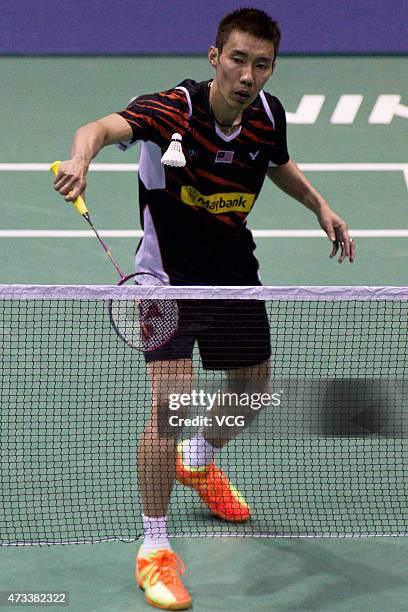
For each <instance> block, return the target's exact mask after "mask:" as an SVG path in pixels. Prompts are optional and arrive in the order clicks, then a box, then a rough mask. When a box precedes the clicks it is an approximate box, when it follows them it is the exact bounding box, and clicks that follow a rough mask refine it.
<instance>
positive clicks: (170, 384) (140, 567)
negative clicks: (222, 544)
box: [136, 359, 193, 610]
mask: <svg viewBox="0 0 408 612" xmlns="http://www.w3.org/2000/svg"><path fill="white" fill-rule="evenodd" d="M148 374H149V377H150V379H151V387H152V412H151V416H150V419H149V421H148V422H147V423H146V426H145V428H144V431H143V433H142V436H141V438H140V442H139V447H138V479H139V488H140V493H141V497H142V503H143V526H144V536H145V537H144V541H143V545H142V546H141V548H140V550H139V553H138V559H137V571H136V578H137V581H138V583H139V586H140V587H141V588H143V590H144V591H145V596H146V599H147V601H148V602H149V603H150V604H152V605H153V606H156V607H161V608H168V609H178V610H181V609H185V608H188V607H189V606H190V605H191V599H190V596H189V594H188V592H187V591H186V590H185V588H184V586H183V585H182V583H181V581H180V579H179V578H178V575H177V570H180V568H181V567H182V564H181V561H180V560H179V559H178V557H177V556H176V555H175V554H174V553H173V551H172V550H171V546H170V544H169V540H168V534H167V511H168V506H169V500H170V496H171V492H172V489H173V485H174V480H175V472H176V444H177V436H178V434H179V429H178V427H171V426H169V417H170V416H171V412H170V410H169V400H170V395H171V394H173V393H178V394H180V393H189V391H190V390H191V385H192V380H193V366H192V360H191V359H175V360H172V361H155V362H152V363H150V364H149V365H148ZM177 416H178V417H182V416H184V414H183V412H182V410H181V408H180V409H179V410H178V411H177ZM175 606H176V607H175Z"/></svg>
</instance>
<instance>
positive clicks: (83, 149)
mask: <svg viewBox="0 0 408 612" xmlns="http://www.w3.org/2000/svg"><path fill="white" fill-rule="evenodd" d="M279 42H280V30H279V27H278V24H277V23H276V22H275V21H274V20H273V19H272V18H271V17H270V16H268V15H267V14H266V13H265V12H263V11H260V10H257V9H240V10H237V11H234V12H232V13H230V14H228V15H226V16H225V17H224V18H223V19H222V20H221V22H220V23H219V25H218V31H217V36H216V41H215V45H214V46H211V47H210V49H209V52H208V59H209V63H210V64H211V66H212V67H213V69H214V71H215V74H214V78H213V79H211V80H209V81H205V82H200V83H198V82H196V81H194V80H190V79H188V80H185V81H183V82H182V83H181V84H179V85H178V86H176V87H173V88H172V89H169V90H168V91H165V92H161V93H156V94H149V95H141V96H139V97H137V98H136V99H134V100H133V101H132V102H131V103H130V104H129V106H128V107H127V108H126V109H125V110H123V111H121V112H118V113H114V114H112V115H109V116H107V117H105V118H102V119H100V120H97V121H93V122H91V123H88V124H86V125H85V126H83V127H81V128H80V129H79V130H78V131H77V132H76V133H75V136H74V139H73V144H72V149H71V158H70V159H69V160H66V161H65V162H62V164H61V166H60V170H59V173H58V176H57V178H56V183H55V188H56V190H57V191H59V192H60V193H61V194H62V195H63V196H65V199H66V200H68V201H72V200H75V198H76V197H77V196H79V195H80V194H82V193H84V191H85V187H86V175H87V172H88V168H89V164H90V162H91V160H92V159H93V158H94V157H95V156H96V155H97V153H98V152H99V151H100V149H101V148H102V147H104V146H106V145H109V144H114V143H116V144H118V145H119V147H120V148H122V149H127V148H129V146H131V145H132V144H134V143H135V142H136V141H142V147H141V157H140V165H139V187H140V189H139V194H140V195H139V197H140V212H141V220H142V225H143V229H144V236H143V238H142V240H141V242H140V244H139V246H138V249H137V253H136V269H137V272H150V273H153V274H155V275H157V276H159V277H160V278H161V279H162V280H163V282H165V283H169V284H173V285H259V284H260V280H259V275H258V262H257V259H256V257H255V255H254V250H255V244H254V241H253V238H252V234H251V232H250V230H249V229H248V228H247V226H246V217H247V216H248V214H249V213H250V211H251V209H252V208H253V206H254V205H255V203H256V199H257V197H258V194H259V192H260V190H261V187H262V184H263V181H264V179H265V177H266V176H267V177H268V178H269V179H270V180H272V182H273V183H274V184H275V185H276V186H277V187H278V188H280V189H282V190H283V191H284V192H285V193H287V194H289V195H290V196H292V197H293V198H294V199H295V200H297V201H299V202H300V203H301V204H303V205H304V206H306V207H307V208H309V209H310V210H311V211H312V213H314V214H315V215H316V219H317V222H318V223H319V224H320V226H321V227H322V228H323V230H324V231H325V232H326V234H327V236H328V238H329V239H330V240H331V241H332V245H333V246H332V251H331V254H330V255H331V256H332V257H333V256H335V255H336V253H337V250H338V247H339V246H341V254H340V256H339V260H338V261H339V262H340V263H342V262H343V261H344V260H345V259H348V260H349V261H350V262H352V261H353V260H354V258H355V245H354V242H353V241H352V239H351V238H350V235H349V231H348V227H347V224H346V223H345V222H344V221H343V220H342V219H341V218H340V217H339V216H338V215H337V214H336V213H335V212H334V211H333V210H332V209H331V208H330V206H329V204H328V203H327V201H326V200H325V199H324V197H323V196H322V195H320V194H319V193H318V192H317V191H316V189H315V188H314V187H313V186H312V185H311V184H310V182H309V181H308V180H307V179H306V177H305V176H304V175H303V174H302V172H301V171H300V170H299V168H298V167H297V165H296V164H295V162H294V161H293V160H292V159H291V158H290V156H289V153H288V150H287V142H286V121H285V112H284V109H283V107H282V105H281V103H280V102H279V100H278V99H277V98H276V97H274V96H272V95H270V94H269V93H265V92H264V87H265V85H266V83H267V81H268V79H269V78H270V77H271V76H272V73H273V71H274V68H275V64H276V56H277V52H278V48H279ZM174 133H178V134H180V135H181V137H182V151H183V155H184V159H185V162H186V163H185V166H183V167H174V166H169V165H163V164H162V163H161V158H162V156H163V154H165V153H166V151H168V149H169V144H170V142H171V139H172V136H173V135H174ZM170 146H171V145H170ZM250 307H251V310H250V312H248V310H245V308H244V309H243V310H242V307H241V306H237V305H235V310H233V314H234V317H235V319H234V326H235V327H238V326H239V327H241V328H245V333H242V334H235V335H234V340H233V341H231V342H230V343H228V346H229V347H230V349H229V351H228V350H226V348H225V345H224V348H223V350H222V351H221V353H220V351H214V349H213V347H214V346H216V343H217V336H218V335H219V334H220V335H221V337H223V338H225V337H226V336H227V337H228V334H230V339H231V332H230V328H231V324H230V323H229V324H228V326H227V325H225V326H224V327H225V328H222V324H221V328H220V323H219V321H220V320H221V319H220V318H218V320H217V323H218V325H213V324H212V323H211V321H212V320H214V313H211V307H209V308H210V311H206V312H205V313H204V316H201V315H202V313H200V318H201V319H205V320H207V321H209V323H208V329H207V330H206V335H205V338H201V342H200V343H199V347H200V352H201V359H202V363H203V367H204V368H208V369H219V370H223V371H226V372H227V377H228V380H229V387H230V389H233V388H234V384H235V382H236V381H238V380H239V381H240V384H242V381H244V382H245V381H246V382H247V383H248V385H249V386H250V384H251V381H256V384H257V390H258V391H262V389H263V388H264V387H265V385H266V381H267V380H268V375H269V367H270V366H269V362H270V344H269V327H268V321H267V317H266V313H265V308H264V305H263V304H262V303H256V304H251V306H250ZM231 308H234V305H231ZM247 308H248V305H247ZM183 317H185V318H186V319H188V313H184V314H183V313H182V312H181V318H180V325H182V320H183ZM215 318H217V317H215ZM251 322H252V323H251ZM254 325H256V330H255V328H254ZM254 333H256V335H257V338H258V342H257V344H256V348H255V349H254V346H253V345H254V343H253V341H252V339H253V336H254ZM197 338H198V340H200V338H199V333H198V332H197V333H195V332H194V329H193V330H192V332H191V333H190V334H188V333H183V334H181V333H177V334H176V336H175V337H174V339H172V340H171V341H170V342H169V343H168V344H167V345H165V346H163V347H162V348H161V349H158V350H157V351H153V352H151V353H148V354H146V360H147V362H148V363H147V368H148V373H149V376H150V379H151V384H152V396H153V406H152V413H151V417H150V420H149V422H148V423H147V425H146V427H145V430H144V432H143V434H142V437H141V440H140V444H139V452H138V473H139V484H140V489H141V495H142V499H143V525H144V540H143V544H142V546H141V548H140V549H139V552H138V557H137V562H136V564H137V569H136V578H137V581H138V583H139V586H140V587H141V588H142V589H143V590H144V591H145V597H146V599H147V601H148V602H149V603H150V604H151V605H153V606H156V607H159V608H162V609H169V610H182V609H186V608H188V607H189V606H190V605H191V598H190V595H189V593H188V591H187V590H186V588H185V587H184V585H183V583H182V581H181V578H180V575H181V574H182V573H183V571H184V566H183V564H182V562H181V560H180V559H179V557H178V556H177V555H176V554H175V552H174V551H173V550H172V548H171V545H170V543H169V540H168V536H167V524H166V521H167V512H168V505H169V499H170V495H171V491H172V488H173V485H174V482H175V480H178V481H179V483H181V484H183V485H185V486H189V487H193V488H194V489H195V490H196V491H197V493H198V494H199V495H200V497H201V499H202V501H203V503H204V504H205V505H206V506H208V508H209V509H210V512H211V513H212V514H213V515H215V516H217V517H218V518H221V519H223V520H225V521H231V522H239V521H245V520H248V519H249V518H250V514H251V510H250V508H249V506H248V504H247V502H246V501H245V499H244V497H243V496H242V494H241V493H239V492H238V491H237V490H236V489H235V487H234V486H233V484H232V483H230V481H229V479H228V476H227V475H226V474H225V473H224V472H222V471H221V470H220V469H219V468H218V467H217V465H216V456H217V453H218V452H219V450H220V448H222V446H224V445H225V444H226V443H227V442H228V440H229V439H230V438H231V437H232V435H233V434H231V433H229V434H228V432H224V433H222V434H219V435H218V437H217V436H214V434H211V432H210V431H208V430H207V429H206V428H203V429H202V430H201V431H200V433H199V434H198V435H196V436H195V437H194V438H192V439H190V440H185V441H183V442H182V443H181V444H179V446H177V435H176V434H174V435H171V434H168V435H163V432H162V433H160V431H159V429H160V423H161V422H163V420H164V421H165V420H166V418H167V417H168V403H169V394H170V393H172V392H181V391H182V390H186V391H187V392H188V390H189V389H190V388H191V385H192V379H193V374H194V372H193V366H192V350H193V344H194V341H195V340H197ZM247 390H248V388H247Z"/></svg>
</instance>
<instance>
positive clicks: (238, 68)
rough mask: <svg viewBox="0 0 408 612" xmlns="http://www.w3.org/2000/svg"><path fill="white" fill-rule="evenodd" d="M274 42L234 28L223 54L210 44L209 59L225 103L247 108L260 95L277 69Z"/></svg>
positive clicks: (240, 108) (231, 106)
mask: <svg viewBox="0 0 408 612" xmlns="http://www.w3.org/2000/svg"><path fill="white" fill-rule="evenodd" d="M274 57H275V49H274V44H273V42H272V41H269V40H265V39H262V38H255V37H254V36H252V35H251V34H247V33H246V32H240V31H239V30H233V31H232V32H231V34H230V36H229V38H228V40H227V41H226V43H225V45H224V47H223V49H222V52H221V54H219V53H218V50H217V49H216V48H215V47H210V50H209V53H208V58H209V61H210V64H211V65H212V66H214V67H215V69H216V77H215V81H216V83H217V88H218V90H219V92H220V93H221V95H222V97H223V99H224V102H225V103H226V104H227V105H228V106H229V107H230V108H231V109H236V110H244V109H245V108H246V107H247V106H249V105H250V104H251V103H252V102H253V101H254V100H255V98H256V97H257V95H258V93H259V92H260V91H261V89H262V88H263V86H264V85H265V83H266V81H267V80H268V79H269V77H270V76H271V75H272V72H273V68H274Z"/></svg>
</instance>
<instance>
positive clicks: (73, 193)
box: [54, 158, 89, 202]
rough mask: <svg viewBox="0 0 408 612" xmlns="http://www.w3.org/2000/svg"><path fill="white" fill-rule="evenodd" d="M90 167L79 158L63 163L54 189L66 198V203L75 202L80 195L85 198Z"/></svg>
mask: <svg viewBox="0 0 408 612" xmlns="http://www.w3.org/2000/svg"><path fill="white" fill-rule="evenodd" d="M88 167H89V164H88V163H86V162H85V161H84V160H82V159H78V158H73V159H68V160H66V161H63V162H61V164H60V167H59V169H58V174H57V176H56V177H55V181H54V189H55V191H58V193H60V194H61V195H63V196H64V199H65V201H66V202H73V201H74V200H76V199H77V197H78V196H79V195H82V197H84V194H85V189H86V174H87V172H88Z"/></svg>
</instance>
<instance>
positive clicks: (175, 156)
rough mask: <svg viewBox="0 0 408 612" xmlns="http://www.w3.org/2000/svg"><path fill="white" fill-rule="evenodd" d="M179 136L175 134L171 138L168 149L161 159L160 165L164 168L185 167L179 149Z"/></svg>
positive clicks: (182, 154) (184, 159) (181, 152)
mask: <svg viewBox="0 0 408 612" xmlns="http://www.w3.org/2000/svg"><path fill="white" fill-rule="evenodd" d="M181 140H182V138H181V134H178V133H177V132H176V133H175V134H173V136H172V137H171V143H170V145H169V148H168V149H167V151H166V152H165V154H164V155H163V157H162V158H161V163H162V164H163V165H165V166H176V167H178V168H180V167H182V166H185V165H186V158H185V157H184V153H183V149H182V148H181Z"/></svg>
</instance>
